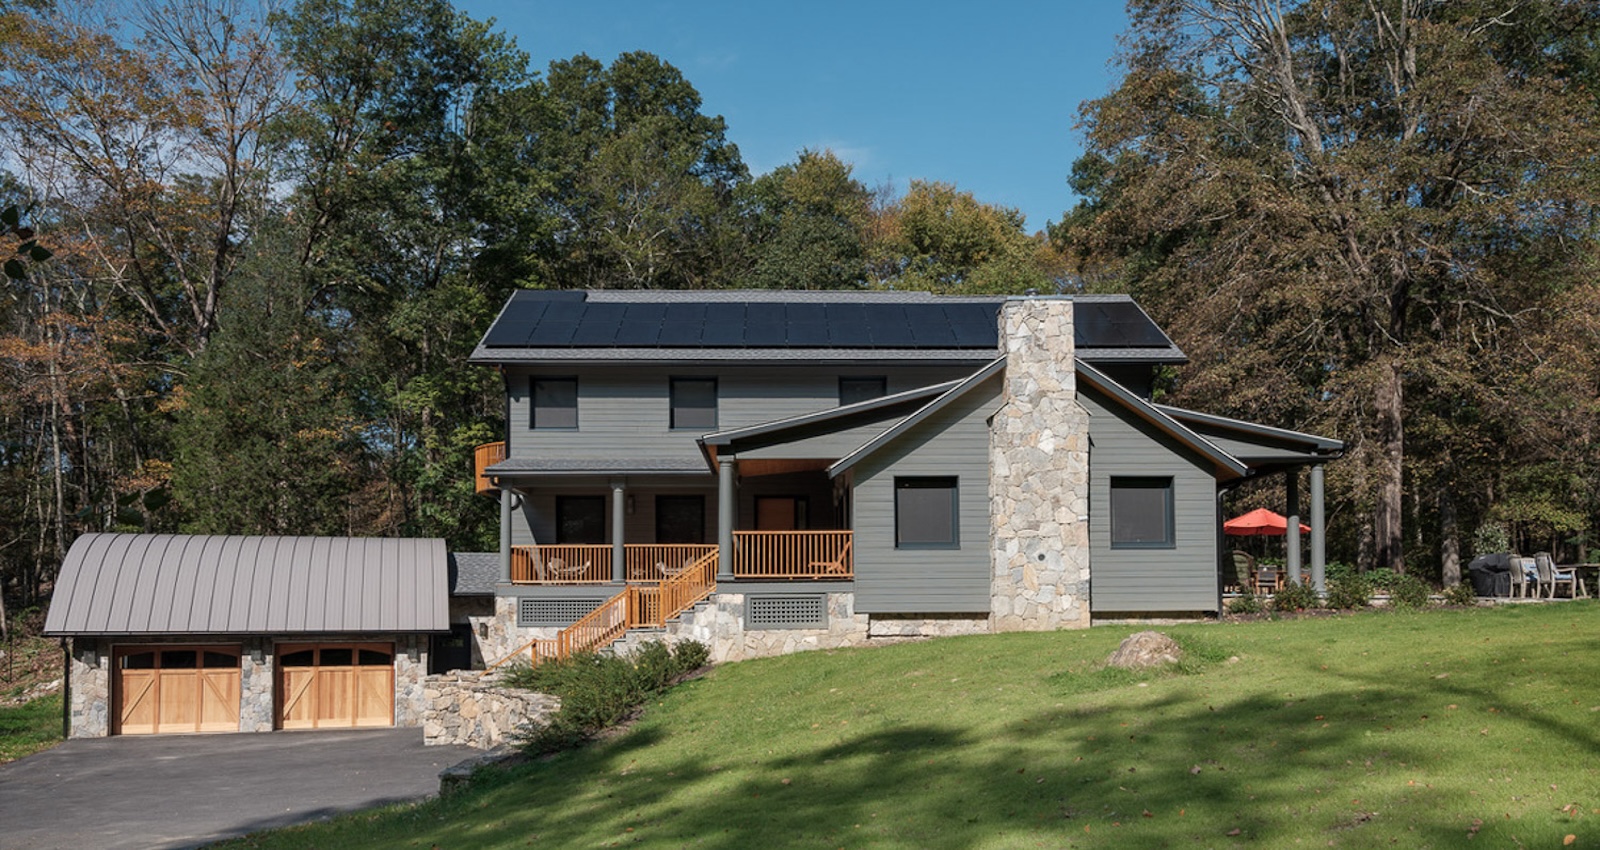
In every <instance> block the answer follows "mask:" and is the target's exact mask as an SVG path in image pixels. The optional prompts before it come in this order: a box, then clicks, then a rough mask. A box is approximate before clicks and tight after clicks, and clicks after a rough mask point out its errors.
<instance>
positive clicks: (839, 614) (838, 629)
mask: <svg viewBox="0 0 1600 850" xmlns="http://www.w3.org/2000/svg"><path fill="white" fill-rule="evenodd" d="M827 596H828V601H827V606H828V626H827V628H821V629H787V628H785V629H747V628H745V619H744V598H745V595H744V594H742V593H718V594H715V595H713V596H712V597H711V598H710V599H709V600H707V601H706V602H703V603H701V604H700V605H699V606H698V608H697V609H696V610H691V611H688V612H685V613H684V615H683V616H682V617H680V618H679V619H678V620H677V621H674V622H672V623H669V624H667V628H666V630H665V635H664V639H665V640H666V641H667V642H668V643H672V642H674V641H678V640H697V641H699V642H701V643H703V644H705V645H706V647H707V648H708V649H710V650H711V660H712V661H715V662H723V661H742V660H744V659H747V658H764V657H766V656H769V655H787V654H788V653H791V652H804V651H806V650H811V649H838V648H840V647H846V646H861V645H863V644H865V643H866V642H867V615H865V614H857V613H856V612H855V594H853V593H830V594H828V595H827Z"/></svg>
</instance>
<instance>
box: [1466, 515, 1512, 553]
mask: <svg viewBox="0 0 1600 850" xmlns="http://www.w3.org/2000/svg"><path fill="white" fill-rule="evenodd" d="M1509 551H1511V535H1509V534H1507V533H1506V527H1505V526H1503V525H1501V524H1500V523H1498V522H1486V523H1484V524H1483V525H1480V526H1478V527H1477V529H1476V530H1474V531H1473V532H1472V554H1474V555H1492V554H1494V553H1496V552H1509Z"/></svg>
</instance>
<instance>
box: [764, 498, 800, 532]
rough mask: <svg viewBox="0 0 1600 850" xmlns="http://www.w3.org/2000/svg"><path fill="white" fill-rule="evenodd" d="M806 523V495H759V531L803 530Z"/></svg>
mask: <svg viewBox="0 0 1600 850" xmlns="http://www.w3.org/2000/svg"><path fill="white" fill-rule="evenodd" d="M806 526H807V523H806V500H805V497H804V496H757V497H756V530H757V531H801V530H804V529H805V528H806Z"/></svg>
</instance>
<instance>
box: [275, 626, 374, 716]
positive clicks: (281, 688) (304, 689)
mask: <svg viewBox="0 0 1600 850" xmlns="http://www.w3.org/2000/svg"><path fill="white" fill-rule="evenodd" d="M277 694H278V728H280V729H328V728H350V727H353V726H393V725H394V644H390V643H357V644H348V643H338V644H334V643H325V644H285V645H282V646H280V647H279V648H278V688H277Z"/></svg>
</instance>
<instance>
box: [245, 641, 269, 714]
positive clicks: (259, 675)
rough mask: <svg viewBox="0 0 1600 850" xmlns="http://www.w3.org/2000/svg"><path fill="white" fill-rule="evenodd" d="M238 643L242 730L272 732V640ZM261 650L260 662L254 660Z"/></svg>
mask: <svg viewBox="0 0 1600 850" xmlns="http://www.w3.org/2000/svg"><path fill="white" fill-rule="evenodd" d="M239 644H240V645H239V649H240V650H241V652H240V654H239V731H240V732H271V731H272V714H273V708H274V704H273V698H272V688H273V681H272V680H273V678H274V675H273V674H274V672H275V671H274V670H273V664H274V663H276V653H275V652H274V651H273V647H272V639H271V638H250V639H248V640H242V641H240V642H239ZM258 653H259V654H260V656H261V660H260V661H257V660H255V656H256V655H257V654H258Z"/></svg>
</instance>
